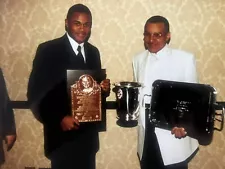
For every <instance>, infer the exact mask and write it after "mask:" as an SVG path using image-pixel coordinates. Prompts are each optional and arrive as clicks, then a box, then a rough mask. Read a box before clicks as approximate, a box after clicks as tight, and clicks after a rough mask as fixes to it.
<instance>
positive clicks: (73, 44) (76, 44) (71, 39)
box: [66, 32, 86, 61]
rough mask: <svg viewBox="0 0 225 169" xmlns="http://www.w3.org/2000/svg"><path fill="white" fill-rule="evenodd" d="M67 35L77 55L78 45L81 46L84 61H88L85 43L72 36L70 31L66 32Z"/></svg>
mask: <svg viewBox="0 0 225 169" xmlns="http://www.w3.org/2000/svg"><path fill="white" fill-rule="evenodd" d="M66 35H67V37H68V39H69V42H70V45H71V46H72V48H73V51H74V52H75V54H76V55H77V54H78V51H77V47H78V46H80V47H81V53H82V55H83V57H84V61H86V57H85V53H84V43H81V44H78V43H77V42H76V41H75V40H74V39H73V38H71V37H70V35H69V34H68V32H67V33H66Z"/></svg>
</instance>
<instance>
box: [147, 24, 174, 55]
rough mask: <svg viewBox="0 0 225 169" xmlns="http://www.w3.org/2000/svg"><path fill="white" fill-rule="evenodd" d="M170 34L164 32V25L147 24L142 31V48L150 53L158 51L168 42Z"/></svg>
mask: <svg viewBox="0 0 225 169" xmlns="http://www.w3.org/2000/svg"><path fill="white" fill-rule="evenodd" d="M169 39H170V32H166V31H165V25H164V23H160V22H159V23H147V24H146V25H145V29H144V39H143V40H144V46H145V48H146V49H148V50H149V51H150V52H151V53H157V52H158V51H160V50H161V49H162V48H163V47H164V46H165V45H166V44H167V43H168V41H169Z"/></svg>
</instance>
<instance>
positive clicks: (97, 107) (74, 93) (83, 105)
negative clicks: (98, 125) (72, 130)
mask: <svg viewBox="0 0 225 169" xmlns="http://www.w3.org/2000/svg"><path fill="white" fill-rule="evenodd" d="M70 89H71V90H70V91H71V106H72V115H73V117H74V118H76V119H78V120H79V122H93V121H101V120H102V112H101V87H100V85H99V84H98V83H97V82H96V81H95V80H94V79H93V78H92V76H91V75H88V74H84V75H81V76H80V77H79V80H78V81H75V83H74V84H73V85H71V87H70Z"/></svg>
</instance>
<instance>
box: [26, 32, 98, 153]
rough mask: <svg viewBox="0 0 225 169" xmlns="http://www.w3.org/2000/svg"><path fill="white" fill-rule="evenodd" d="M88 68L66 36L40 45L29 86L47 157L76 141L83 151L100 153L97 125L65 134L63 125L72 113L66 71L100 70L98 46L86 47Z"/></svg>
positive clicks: (87, 44) (30, 100)
mask: <svg viewBox="0 0 225 169" xmlns="http://www.w3.org/2000/svg"><path fill="white" fill-rule="evenodd" d="M84 50H85V56H86V66H82V64H81V63H79V62H78V60H77V59H76V55H75V53H74V51H73V49H72V47H71V45H70V43H69V40H68V38H67V36H66V35H64V36H63V37H61V38H58V39H55V40H52V41H48V42H45V43H42V44H40V45H39V46H38V49H37V52H36V56H35V58H34V61H33V70H32V72H31V74H30V79H29V83H28V93H27V97H28V101H29V103H30V104H31V108H32V109H33V112H34V114H35V115H36V117H37V118H38V120H39V121H41V122H42V123H43V125H44V146H45V154H46V156H47V157H48V156H49V154H50V153H51V152H52V151H53V150H55V149H56V148H57V147H59V146H61V145H62V144H63V143H64V142H71V141H73V142H74V143H75V144H77V145H79V146H83V149H84V151H87V152H92V151H94V152H97V150H98V141H99V140H98V132H97V129H96V128H95V126H94V125H91V124H86V125H81V126H80V129H79V130H74V131H66V132H63V131H62V129H61V127H60V122H61V120H62V119H63V117H65V116H66V115H69V114H70V112H71V111H70V109H71V107H70V104H69V103H70V101H69V98H68V94H67V87H66V70H67V69H76V70H79V69H90V70H98V69H99V70H100V69H101V61H100V54H99V51H98V49H97V48H96V47H94V46H93V45H91V44H90V43H88V42H86V43H85V44H84Z"/></svg>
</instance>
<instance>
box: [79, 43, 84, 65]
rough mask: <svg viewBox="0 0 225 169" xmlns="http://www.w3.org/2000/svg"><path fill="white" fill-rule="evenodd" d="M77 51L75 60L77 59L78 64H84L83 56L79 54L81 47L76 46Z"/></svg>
mask: <svg viewBox="0 0 225 169" xmlns="http://www.w3.org/2000/svg"><path fill="white" fill-rule="evenodd" d="M77 51H78V54H77V58H78V60H79V62H80V63H81V64H85V62H84V57H83V55H82V53H81V46H78V47H77Z"/></svg>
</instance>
